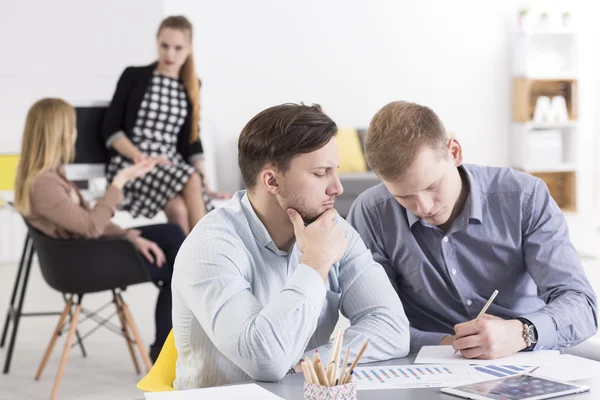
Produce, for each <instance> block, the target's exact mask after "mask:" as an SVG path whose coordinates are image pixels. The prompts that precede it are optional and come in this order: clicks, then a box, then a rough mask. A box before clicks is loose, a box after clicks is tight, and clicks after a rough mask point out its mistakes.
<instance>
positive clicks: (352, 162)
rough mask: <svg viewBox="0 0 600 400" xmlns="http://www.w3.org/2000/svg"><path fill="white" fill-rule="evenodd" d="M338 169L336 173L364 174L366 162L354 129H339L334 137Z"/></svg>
mask: <svg viewBox="0 0 600 400" xmlns="http://www.w3.org/2000/svg"><path fill="white" fill-rule="evenodd" d="M336 140H337V145H338V152H339V155H340V168H339V169H338V172H365V171H366V170H367V162H366V161H365V155H364V153H363V150H362V146H361V144H360V139H359V138H358V133H357V132H356V129H354V128H340V129H338V133H337V135H336Z"/></svg>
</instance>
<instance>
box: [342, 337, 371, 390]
mask: <svg viewBox="0 0 600 400" xmlns="http://www.w3.org/2000/svg"><path fill="white" fill-rule="evenodd" d="M368 345H369V339H367V341H366V342H365V344H363V346H362V347H361V348H360V351H359V352H358V354H357V355H356V358H355V359H354V362H353V363H352V365H350V369H349V370H348V372H347V373H346V377H345V378H344V379H343V380H342V384H346V383H348V382H349V381H350V376H351V375H352V372H353V371H354V368H355V367H356V365H357V364H358V360H360V358H361V357H362V355H363V353H364V352H365V350H366V349H367V346H368Z"/></svg>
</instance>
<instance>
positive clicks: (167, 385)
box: [137, 329, 177, 392]
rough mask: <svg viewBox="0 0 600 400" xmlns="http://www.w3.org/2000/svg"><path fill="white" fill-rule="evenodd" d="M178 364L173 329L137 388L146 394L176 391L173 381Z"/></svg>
mask: <svg viewBox="0 0 600 400" xmlns="http://www.w3.org/2000/svg"><path fill="white" fill-rule="evenodd" d="M176 364H177V348H176V347H175V338H174V337H173V330H172V329H171V332H169V336H167V340H165V344H163V347H162V349H161V350H160V354H159V355H158V358H157V359H156V362H155V363H154V365H153V366H152V369H150V371H148V373H147V374H146V376H144V377H143V378H142V380H141V381H139V382H138V384H137V388H138V389H140V390H143V391H144V392H167V391H169V390H175V389H174V388H173V381H174V380H175V365H176Z"/></svg>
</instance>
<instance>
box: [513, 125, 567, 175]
mask: <svg viewBox="0 0 600 400" xmlns="http://www.w3.org/2000/svg"><path fill="white" fill-rule="evenodd" d="M576 130H577V124H576V123H574V122H573V123H569V124H564V125H561V124H538V123H534V122H514V123H513V129H512V137H511V146H510V147H511V149H512V150H511V165H512V166H513V167H514V168H517V169H520V170H522V171H525V172H529V173H536V172H569V171H570V172H576V171H577V159H576V157H577V143H576V140H577V132H576ZM548 133H551V135H552V136H556V139H555V140H552V141H551V142H550V143H549V144H548V143H547V144H546V146H545V147H546V148H547V149H548V150H549V151H548V153H550V154H543V150H544V143H543V142H544V139H545V138H544V136H547V135H548ZM546 139H547V137H546ZM546 142H548V141H547V140H546ZM537 143H541V144H540V145H536V144H537ZM557 153H558V154H557Z"/></svg>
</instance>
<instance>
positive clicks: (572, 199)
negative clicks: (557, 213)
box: [532, 171, 577, 211]
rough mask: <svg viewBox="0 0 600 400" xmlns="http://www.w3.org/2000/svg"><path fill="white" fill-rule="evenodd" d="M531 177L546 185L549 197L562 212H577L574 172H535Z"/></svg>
mask: <svg viewBox="0 0 600 400" xmlns="http://www.w3.org/2000/svg"><path fill="white" fill-rule="evenodd" d="M532 175H533V176H537V177H538V178H540V179H541V180H543V181H544V182H545V183H546V185H547V186H548V190H549V191H550V195H551V196H552V198H553V199H554V201H556V204H558V206H559V207H560V208H561V209H562V210H563V211H577V202H576V196H575V181H576V173H575V172H573V171H564V172H535V173H532Z"/></svg>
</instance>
